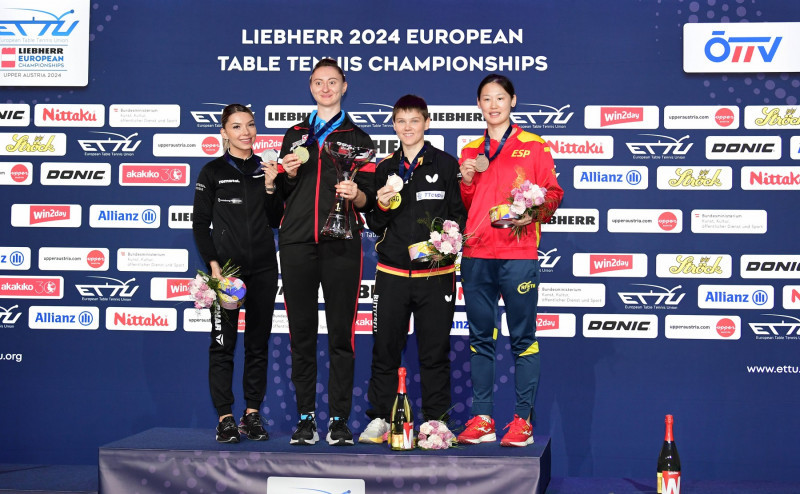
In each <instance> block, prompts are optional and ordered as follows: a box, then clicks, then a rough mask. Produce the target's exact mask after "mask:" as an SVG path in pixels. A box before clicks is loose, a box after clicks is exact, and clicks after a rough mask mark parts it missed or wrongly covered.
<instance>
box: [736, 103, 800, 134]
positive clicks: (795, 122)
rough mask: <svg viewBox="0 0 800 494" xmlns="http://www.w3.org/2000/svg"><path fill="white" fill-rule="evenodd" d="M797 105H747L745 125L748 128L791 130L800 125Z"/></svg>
mask: <svg viewBox="0 0 800 494" xmlns="http://www.w3.org/2000/svg"><path fill="white" fill-rule="evenodd" d="M796 112H797V107H796V106H746V107H745V108H744V126H745V128H746V129H756V130H759V129H778V130H791V129H796V128H798V127H800V114H796Z"/></svg>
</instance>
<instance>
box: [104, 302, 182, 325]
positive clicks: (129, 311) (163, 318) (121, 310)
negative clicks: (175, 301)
mask: <svg viewBox="0 0 800 494" xmlns="http://www.w3.org/2000/svg"><path fill="white" fill-rule="evenodd" d="M177 328H178V311H177V310H176V309H168V308H157V307H107V308H106V329H111V330H128V331H175V330H176V329H177Z"/></svg>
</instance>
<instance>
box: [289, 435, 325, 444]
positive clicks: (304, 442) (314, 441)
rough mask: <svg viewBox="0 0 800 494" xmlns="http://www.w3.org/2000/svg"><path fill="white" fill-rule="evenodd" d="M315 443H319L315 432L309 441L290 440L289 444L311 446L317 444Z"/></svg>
mask: <svg viewBox="0 0 800 494" xmlns="http://www.w3.org/2000/svg"><path fill="white" fill-rule="evenodd" d="M317 441H319V434H317V433H316V432H315V433H314V437H313V438H311V439H291V440H290V441H289V444H294V445H296V446H312V445H314V444H317Z"/></svg>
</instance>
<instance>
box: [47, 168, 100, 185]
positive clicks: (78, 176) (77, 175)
mask: <svg viewBox="0 0 800 494" xmlns="http://www.w3.org/2000/svg"><path fill="white" fill-rule="evenodd" d="M40 170H41V171H40V172H39V173H40V174H39V181H40V182H41V184H42V185H82V186H98V187H104V186H107V185H110V184H111V164H110V163H42V166H41V169H40Z"/></svg>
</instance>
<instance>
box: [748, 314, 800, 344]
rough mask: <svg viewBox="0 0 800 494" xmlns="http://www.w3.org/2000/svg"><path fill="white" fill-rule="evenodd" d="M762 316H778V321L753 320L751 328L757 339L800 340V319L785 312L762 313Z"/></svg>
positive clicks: (750, 324)
mask: <svg viewBox="0 0 800 494" xmlns="http://www.w3.org/2000/svg"><path fill="white" fill-rule="evenodd" d="M761 315H762V316H769V317H776V318H779V319H780V322H778V321H769V322H751V323H748V325H749V326H750V329H752V330H753V333H755V335H756V339H757V340H795V341H797V340H800V319H798V318H796V317H792V316H787V315H784V314H761Z"/></svg>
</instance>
